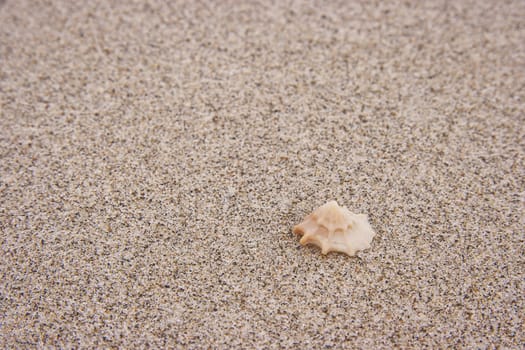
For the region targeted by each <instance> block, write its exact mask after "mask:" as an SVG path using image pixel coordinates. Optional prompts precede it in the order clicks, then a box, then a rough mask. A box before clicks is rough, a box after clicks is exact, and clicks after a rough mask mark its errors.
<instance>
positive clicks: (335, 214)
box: [293, 201, 376, 256]
mask: <svg viewBox="0 0 525 350" xmlns="http://www.w3.org/2000/svg"><path fill="white" fill-rule="evenodd" d="M293 233H295V234H298V235H300V236H302V238H301V240H300V243H301V244H302V245H306V244H309V243H312V244H315V245H316V246H318V247H320V248H321V252H322V253H323V254H327V253H328V252H332V251H333V252H341V253H345V254H348V255H350V256H354V255H355V254H356V253H357V251H359V250H365V249H368V248H370V243H371V242H372V239H373V238H374V236H375V235H376V234H375V232H374V231H373V230H372V227H371V226H370V224H369V223H368V218H367V216H366V215H364V214H354V213H352V212H350V211H349V210H348V209H347V208H346V207H340V206H339V204H337V202H336V201H330V202H328V203H326V204H325V205H322V206H320V207H319V208H317V209H316V210H315V211H314V212H313V213H312V214H310V215H308V216H307V217H306V218H305V219H304V221H303V222H301V223H300V224H299V225H296V226H294V228H293Z"/></svg>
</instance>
